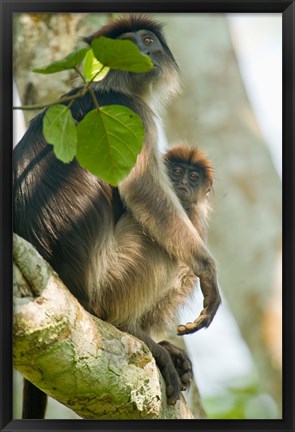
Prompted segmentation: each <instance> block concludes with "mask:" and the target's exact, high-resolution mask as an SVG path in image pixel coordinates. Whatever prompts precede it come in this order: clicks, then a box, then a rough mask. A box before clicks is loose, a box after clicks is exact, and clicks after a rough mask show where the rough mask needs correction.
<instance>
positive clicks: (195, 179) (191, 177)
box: [190, 172, 200, 181]
mask: <svg viewBox="0 0 295 432" xmlns="http://www.w3.org/2000/svg"><path fill="white" fill-rule="evenodd" d="M199 177H200V176H199V174H198V173H197V172H193V173H191V175H190V179H191V180H192V181H198V180H199Z"/></svg>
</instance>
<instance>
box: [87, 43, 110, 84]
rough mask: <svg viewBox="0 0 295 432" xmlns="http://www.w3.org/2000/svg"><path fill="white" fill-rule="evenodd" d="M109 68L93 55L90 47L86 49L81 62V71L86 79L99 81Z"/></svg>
mask: <svg viewBox="0 0 295 432" xmlns="http://www.w3.org/2000/svg"><path fill="white" fill-rule="evenodd" d="M109 70H110V68H108V67H107V66H104V65H103V64H101V63H100V62H99V61H98V60H97V58H96V57H95V56H94V54H93V51H92V49H90V50H88V52H87V54H86V56H85V59H84V64H83V73H84V77H85V79H86V81H91V80H93V81H101V80H102V79H103V78H104V77H105V76H106V75H107V73H108V72H109Z"/></svg>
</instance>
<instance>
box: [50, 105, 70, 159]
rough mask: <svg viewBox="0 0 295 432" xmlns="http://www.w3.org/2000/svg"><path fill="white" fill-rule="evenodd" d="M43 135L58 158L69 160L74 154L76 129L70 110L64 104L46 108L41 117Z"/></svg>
mask: <svg viewBox="0 0 295 432" xmlns="http://www.w3.org/2000/svg"><path fill="white" fill-rule="evenodd" d="M43 135H44V137H45V139H46V141H47V142H48V143H49V144H52V145H53V150H54V153H55V155H56V157H57V158H58V159H60V160H61V161H63V162H70V161H71V160H72V159H73V158H74V157H75V155H76V149H77V129H76V126H75V122H74V119H73V117H72V114H71V111H70V109H69V108H68V107H66V106H64V105H53V106H52V107H50V108H48V110H47V111H46V114H45V116H44V119H43Z"/></svg>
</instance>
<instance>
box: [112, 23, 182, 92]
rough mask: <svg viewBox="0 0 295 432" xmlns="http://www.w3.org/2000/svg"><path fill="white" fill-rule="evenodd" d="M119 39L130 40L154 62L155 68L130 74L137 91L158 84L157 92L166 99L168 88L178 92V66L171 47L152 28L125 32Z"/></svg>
mask: <svg viewBox="0 0 295 432" xmlns="http://www.w3.org/2000/svg"><path fill="white" fill-rule="evenodd" d="M118 39H123V40H130V41H131V42H133V43H135V44H136V46H137V47H138V49H139V50H140V51H141V52H142V53H143V54H145V55H147V56H149V57H150V59H151V60H152V62H153V65H154V66H153V68H152V69H151V70H150V71H149V72H146V73H137V74H134V73H133V74H129V76H132V83H133V89H135V88H136V87H137V89H138V90H137V91H136V92H137V93H138V92H140V90H143V93H144V92H145V91H146V89H147V87H149V85H152V86H153V87H154V86H157V92H158V93H159V94H160V93H163V94H162V95H161V96H162V97H163V98H164V99H166V98H167V96H168V98H169V95H166V94H164V93H165V91H166V88H168V89H169V93H171V94H173V93H177V92H178V86H179V82H178V66H177V64H176V62H175V60H174V57H173V56H172V54H171V52H170V50H169V48H168V47H167V46H166V45H163V44H162V43H161V41H160V40H159V38H158V37H157V35H156V34H155V33H153V32H152V31H151V30H146V29H141V30H137V31H134V32H127V33H123V34H122V35H120V36H119V37H118Z"/></svg>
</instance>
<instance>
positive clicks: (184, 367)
mask: <svg viewBox="0 0 295 432" xmlns="http://www.w3.org/2000/svg"><path fill="white" fill-rule="evenodd" d="M101 35H104V36H107V37H111V38H114V39H116V38H121V39H129V40H131V41H133V42H134V43H135V44H136V45H137V46H138V47H139V49H140V50H141V51H142V52H143V53H145V54H147V55H149V56H150V58H151V60H152V61H153V64H154V68H153V69H152V70H151V71H150V72H147V73H137V74H135V73H129V72H122V71H117V70H110V72H109V73H108V75H107V76H106V77H105V78H104V79H103V80H102V81H100V82H98V83H94V84H93V90H94V92H95V95H96V97H97V99H98V101H99V104H100V106H103V105H110V104H121V105H124V106H127V107H129V108H131V109H132V110H133V111H135V112H136V113H137V114H138V115H139V116H140V117H141V118H142V121H143V125H144V128H145V139H144V143H143V148H142V151H141V153H140V155H139V156H138V159H137V162H136V165H135V167H134V168H133V169H132V171H131V173H130V174H129V175H128V176H127V177H126V178H125V179H124V180H123V181H122V182H121V183H120V184H119V186H118V188H114V187H111V186H110V185H108V184H106V183H104V182H103V181H102V180H101V179H99V178H97V177H95V176H94V175H92V174H90V173H89V172H88V171H86V170H84V169H83V168H81V167H80V165H79V164H78V163H77V162H76V161H73V162H71V163H70V164H64V163H62V162H61V161H59V160H58V159H56V157H55V156H54V154H53V150H52V147H51V146H49V145H47V143H46V141H45V139H44V137H43V134H42V119H43V116H44V113H41V114H40V115H38V116H37V117H36V118H35V119H34V120H33V121H32V122H31V124H30V127H29V129H28V131H27V132H26V134H25V135H24V137H23V138H22V140H21V141H20V142H19V144H18V145H17V147H16V148H15V150H14V156H13V160H14V166H13V170H14V184H13V193H14V231H15V232H16V233H17V234H19V235H20V236H22V237H24V238H25V239H26V240H28V241H30V242H31V243H32V244H33V245H34V246H35V247H36V248H37V250H38V251H39V252H40V253H41V255H42V256H43V257H44V258H45V259H46V260H47V261H48V262H49V263H50V264H51V265H52V267H53V268H54V270H55V271H56V272H57V273H58V274H59V276H60V277H61V279H62V280H63V282H64V283H65V285H66V286H67V287H68V288H69V289H70V290H71V292H72V293H73V294H74V295H75V296H76V298H77V299H78V300H79V301H80V302H81V304H82V305H83V306H84V307H85V308H86V309H87V310H88V311H90V312H92V313H94V314H95V315H96V316H98V317H99V318H102V319H106V320H108V321H110V322H113V323H115V324H116V325H117V326H118V328H120V329H122V330H126V331H128V332H129V333H131V334H133V335H135V336H137V337H139V338H141V339H142V340H143V341H144V342H145V343H146V344H147V345H148V347H149V348H150V349H151V351H152V353H153V355H154V357H155V359H156V362H157V365H158V367H159V369H160V371H161V373H162V375H163V377H164V379H165V381H166V393H167V399H168V403H170V404H175V403H176V401H177V399H178V398H179V397H180V391H181V389H182V388H183V387H185V386H186V384H187V383H188V382H189V381H190V380H191V374H192V373H191V365H190V362H189V359H188V358H187V357H186V355H185V354H184V353H183V352H181V351H180V350H178V349H177V348H176V347H174V346H173V345H171V344H168V343H167V342H163V343H160V344H156V343H155V342H154V341H153V340H152V339H151V338H150V336H149V335H148V331H149V330H152V329H153V327H154V326H155V325H156V324H157V325H158V324H159V323H161V319H162V317H161V316H160V315H161V314H162V311H163V312H165V307H166V304H162V305H161V299H160V298H159V297H157V298H156V302H154V304H152V302H151V301H150V298H154V292H153V290H154V286H152V285H150V283H149V281H148V286H149V287H150V290H151V293H149V297H150V298H149V300H147V298H146V297H145V296H143V295H142V293H141V292H140V286H138V285H137V284H136V282H134V284H133V285H132V284H131V285H130V290H131V289H132V290H133V291H134V292H135V294H136V295H134V296H131V295H130V292H131V291H130V290H129V286H128V285H127V286H124V290H120V286H121V287H122V284H121V285H120V284H119V285H118V290H117V293H116V295H117V297H115V296H114V297H113V298H114V299H115V302H116V304H112V302H113V300H112V301H109V300H108V299H110V298H111V296H112V295H113V291H112V290H111V287H112V286H113V285H112V283H113V280H114V279H116V278H117V277H118V275H119V273H120V268H118V269H117V271H116V272H115V273H112V269H113V268H114V267H115V265H114V257H115V256H116V257H117V254H118V253H120V251H121V252H122V251H124V250H125V249H124V246H125V243H124V244H123V243H122V242H124V241H125V242H126V244H127V249H126V250H125V255H124V256H122V260H123V261H122V263H123V262H124V259H125V260H126V259H127V252H126V251H128V242H127V240H128V236H129V235H130V236H131V237H132V229H131V225H130V226H129V227H128V231H127V230H126V229H125V228H124V219H125V218H128V217H129V215H130V214H132V218H133V221H136V223H134V225H135V226H136V227H137V228H135V229H136V230H137V233H139V234H140V235H139V237H140V239H142V238H144V241H146V242H147V244H149V243H150V241H151V240H150V239H153V244H154V245H157V248H156V249H157V250H158V251H159V250H161V251H164V252H162V255H163V256H165V258H163V260H164V261H165V260H166V261H167V263H168V264H167V265H171V263H172V262H173V263H174V264H173V265H175V266H176V268H177V266H178V265H179V264H178V263H183V264H182V265H183V267H184V268H185V272H190V275H191V276H190V277H191V278H192V279H195V276H198V277H199V278H200V285H201V290H202V293H203V295H204V309H203V310H202V312H201V314H200V316H199V318H198V319H197V320H196V321H195V322H194V323H191V324H185V325H183V326H180V327H179V328H178V330H179V334H185V333H190V332H194V331H197V330H198V329H200V328H202V327H207V326H208V325H209V324H210V323H211V321H212V319H213V317H214V315H215V313H216V310H217V308H218V305H219V303H220V296H219V291H218V286H217V280H216V270H215V262H214V259H213V258H212V256H211V255H210V253H209V251H208V249H207V247H206V245H205V242H204V232H205V225H204V224H203V221H205V219H206V216H205V213H204V212H202V210H201V208H200V209H199V213H200V215H199V216H197V218H196V219H197V220H198V222H196V226H194V224H193V223H192V221H193V220H194V218H193V217H192V220H190V217H191V215H190V210H189V209H188V208H186V204H185V205H184V206H183V205H182V203H184V202H185V203H186V202H187V203H188V201H187V200H186V199H184V198H182V196H183V197H184V195H185V193H184V190H183V191H181V187H179V188H178V187H177V189H176V190H174V189H173V185H174V187H176V179H172V183H171V181H170V180H169V176H168V173H167V170H166V169H165V162H164V160H163V158H162V157H161V156H160V154H159V149H158V134H159V131H158V126H157V125H159V121H158V120H159V116H160V112H161V108H162V105H163V103H166V102H168V101H169V100H170V99H171V97H172V96H173V95H174V94H176V93H177V91H178V88H179V70H178V66H177V64H176V61H175V59H174V57H173V55H172V53H171V51H170V49H169V48H168V45H167V43H166V40H165V38H164V36H163V34H162V28H161V25H160V24H159V23H157V22H156V21H154V20H152V19H150V18H148V17H145V16H141V15H131V16H130V17H128V18H121V19H118V20H116V21H115V22H113V23H112V24H109V25H106V26H104V27H102V29H101V30H99V31H98V32H97V33H95V34H94V35H92V36H90V37H89V38H86V40H87V42H90V41H91V40H92V39H93V38H95V37H99V36H101ZM77 91H79V89H74V90H72V91H71V92H70V93H69V94H74V93H76V92H77ZM94 108H95V106H94V103H93V100H92V98H91V96H90V94H89V93H86V94H85V95H84V96H83V97H81V98H79V99H76V100H75V101H74V103H73V104H72V106H71V111H72V115H73V117H74V118H75V119H76V121H77V122H79V121H80V120H81V119H82V118H83V117H84V116H85V115H86V113H87V112H88V111H90V110H92V109H94ZM173 154H175V153H173ZM176 154H177V152H176ZM167 160H170V157H168V156H167ZM172 165H173V164H172ZM204 166H206V163H205V165H204ZM168 172H169V164H168ZM207 172H208V173H209V172H210V170H207ZM170 175H171V176H172V175H173V173H170ZM175 175H177V174H176V173H175ZM202 193H203V192H200V194H201V195H202ZM201 195H200V196H201ZM187 196H189V194H188V195H187ZM180 200H181V201H180ZM197 207H198V205H197ZM194 223H195V222H194ZM122 230H123V231H122ZM142 232H144V233H145V235H144V236H143V235H142ZM141 241H142V240H141ZM144 241H143V243H144ZM140 247H141V243H139V245H138V249H140ZM129 248H130V250H131V249H132V250H133V245H132V244H129ZM135 249H136V248H135V247H134V250H135ZM139 252H140V251H139ZM149 254H150V255H151V258H150V259H151V262H154V263H155V265H156V264H157V262H156V261H157V260H156V254H157V252H153V250H152V251H150V252H149ZM153 254H155V255H153ZM144 257H145V259H146V257H147V253H145V254H144ZM134 259H135V260H136V257H135V256H134ZM137 259H138V260H141V259H142V255H141V253H139V254H138V258H137ZM136 263H137V267H140V266H141V265H142V263H141V262H138V261H136ZM188 269H189V270H188ZM121 274H122V278H121V280H126V281H127V282H126V283H129V279H128V277H127V279H124V278H126V274H129V275H130V278H132V277H134V281H136V278H138V274H134V273H133V272H132V271H131V272H129V273H128V265H127V266H126V267H124V265H122V273H121ZM106 275H108V278H106ZM140 276H141V277H144V274H143V275H142V274H141V275H140ZM112 278H113V279H112ZM184 279H185V278H184ZM164 282H165V281H163V285H162V290H164V291H165V290H167V288H166V286H167V287H169V283H168V284H166V283H164ZM124 283H125V282H124ZM161 283H162V281H158V280H157V277H156V278H155V285H156V287H157V291H159V287H160V284H161ZM136 287H137V290H136ZM126 289H127V292H128V294H127V295H126V292H125V291H126ZM188 291H189V290H188ZM167 295H168V296H169V294H168V291H167ZM187 295H188V293H186V294H185V293H183V295H182V294H180V297H179V299H178V298H177V296H176V297H175V298H174V300H173V301H174V303H175V306H178V305H179V304H180V303H181V301H182V300H181V301H180V299H183V298H184V297H187ZM130 299H131V301H130ZM163 300H164V298H163ZM147 302H148V303H149V306H150V307H149V308H146V306H145V304H146V303H147ZM171 302H172V298H171ZM108 305H109V306H110V305H111V306H110V307H109V308H108ZM174 310H175V307H173V308H171V311H172V312H174ZM171 311H169V313H171ZM165 313H166V312H165ZM167 313H168V311H167ZM167 313H166V315H167ZM145 320H147V321H146V322H145ZM179 359H180V360H179ZM179 365H180V366H179ZM45 406H46V395H44V393H43V392H41V391H40V390H39V389H37V388H36V387H34V386H33V385H32V384H31V383H29V382H28V381H25V387H24V406H23V418H43V417H44V412H45Z"/></svg>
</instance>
